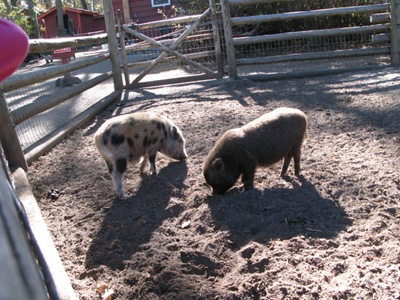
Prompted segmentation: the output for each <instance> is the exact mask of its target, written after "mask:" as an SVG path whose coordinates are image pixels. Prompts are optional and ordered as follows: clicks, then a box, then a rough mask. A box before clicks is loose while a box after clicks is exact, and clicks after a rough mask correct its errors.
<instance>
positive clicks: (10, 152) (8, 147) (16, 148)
mask: <svg viewBox="0 0 400 300" xmlns="http://www.w3.org/2000/svg"><path fill="white" fill-rule="evenodd" d="M0 120H1V126H0V142H1V144H2V146H3V149H4V154H5V155H6V158H7V160H8V163H9V164H10V167H11V168H14V167H21V168H22V169H24V170H25V171H28V165H27V164H26V160H25V156H24V153H23V152H22V148H21V144H20V142H19V139H18V136H17V132H16V131H15V128H14V123H13V121H12V119H11V114H10V111H9V110H8V107H7V103H6V99H5V98H4V94H3V92H2V91H1V90H0Z"/></svg>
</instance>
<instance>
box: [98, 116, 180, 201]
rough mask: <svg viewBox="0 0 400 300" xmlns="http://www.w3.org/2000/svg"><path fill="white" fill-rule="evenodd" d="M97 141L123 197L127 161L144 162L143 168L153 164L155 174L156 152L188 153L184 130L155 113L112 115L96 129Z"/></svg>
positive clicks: (177, 157)
mask: <svg viewBox="0 0 400 300" xmlns="http://www.w3.org/2000/svg"><path fill="white" fill-rule="evenodd" d="M94 141H95V144H96V147H97V149H98V150H99V152H100V155H101V156H102V157H103V158H104V160H105V161H106V163H107V166H108V170H109V172H110V174H111V179H112V182H113V185H114V188H115V190H116V192H117V195H118V197H119V198H120V199H125V195H124V192H123V189H122V175H123V173H124V171H125V170H126V167H127V164H128V161H130V162H133V163H141V166H140V171H141V172H143V171H144V169H145V168H146V166H147V165H148V164H150V173H153V174H156V173H157V171H156V165H155V161H156V155H157V152H161V153H162V154H164V155H166V156H168V157H170V158H173V159H176V160H183V159H185V158H186V157H187V155H186V150H185V140H184V138H183V135H182V132H181V130H180V129H179V128H178V127H177V126H175V124H174V123H173V122H172V121H171V120H169V119H168V118H166V117H164V116H161V115H158V114H155V113H149V112H139V113H132V114H127V115H121V116H118V117H113V118H111V119H109V120H107V121H106V122H105V123H104V124H103V125H102V126H101V127H100V128H99V129H98V130H97V132H96V134H95V136H94Z"/></svg>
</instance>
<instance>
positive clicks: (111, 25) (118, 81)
mask: <svg viewBox="0 0 400 300" xmlns="http://www.w3.org/2000/svg"><path fill="white" fill-rule="evenodd" d="M103 9H104V20H105V23H106V30H107V37H108V50H109V51H110V60H111V66H112V72H113V78H114V89H115V90H117V91H119V90H122V89H123V87H124V85H123V83H122V74H121V64H120V62H119V50H118V41H117V36H116V31H115V18H114V11H113V7H112V3H111V0H103Z"/></svg>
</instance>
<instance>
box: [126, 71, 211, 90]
mask: <svg viewBox="0 0 400 300" xmlns="http://www.w3.org/2000/svg"><path fill="white" fill-rule="evenodd" d="M208 79H215V76H210V75H208V74H201V75H193V76H183V77H176V78H169V79H163V80H153V81H141V82H134V83H131V84H130V85H128V86H127V87H126V89H127V90H129V89H137V88H143V87H150V86H161V85H170V84H177V83H185V82H191V81H200V80H208Z"/></svg>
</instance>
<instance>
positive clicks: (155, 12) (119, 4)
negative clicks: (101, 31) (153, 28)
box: [112, 0, 175, 24]
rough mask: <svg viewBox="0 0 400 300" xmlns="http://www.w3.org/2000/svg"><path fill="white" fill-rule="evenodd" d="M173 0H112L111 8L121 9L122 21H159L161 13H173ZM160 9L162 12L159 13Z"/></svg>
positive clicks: (170, 14) (168, 14) (169, 14)
mask: <svg viewBox="0 0 400 300" xmlns="http://www.w3.org/2000/svg"><path fill="white" fill-rule="evenodd" d="M172 1H173V0H112V5H113V10H114V12H116V11H117V10H118V9H120V10H121V12H122V16H123V18H124V23H130V22H136V23H138V24H140V23H147V22H153V21H159V20H162V19H163V18H164V16H163V15H165V16H167V17H171V16H172V15H173V14H174V12H175V11H174V9H173V7H172V5H173V3H172ZM159 11H161V12H162V13H160V12H159Z"/></svg>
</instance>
